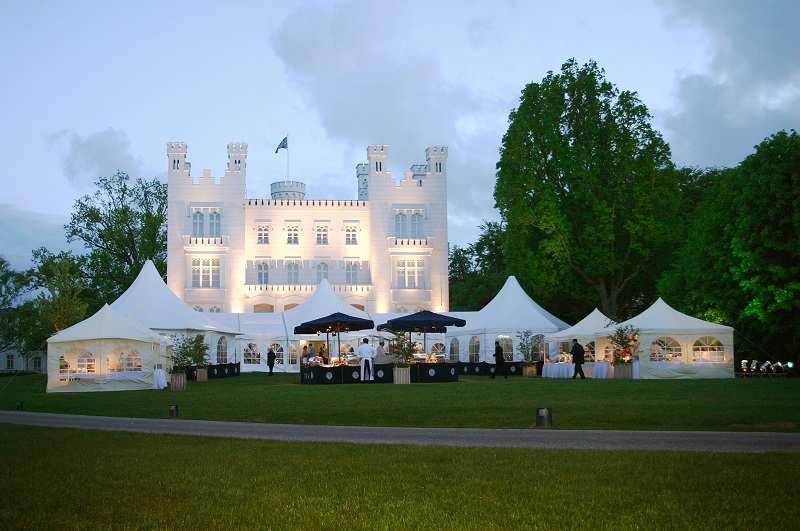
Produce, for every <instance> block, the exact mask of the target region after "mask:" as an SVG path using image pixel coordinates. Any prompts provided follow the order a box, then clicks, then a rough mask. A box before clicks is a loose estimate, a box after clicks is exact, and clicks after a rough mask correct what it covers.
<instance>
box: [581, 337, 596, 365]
mask: <svg viewBox="0 0 800 531" xmlns="http://www.w3.org/2000/svg"><path fill="white" fill-rule="evenodd" d="M583 349H584V350H585V353H584V356H583V358H584V360H585V361H587V362H590V361H595V355H594V341H589V342H588V343H586V344H585V345H584V346H583Z"/></svg>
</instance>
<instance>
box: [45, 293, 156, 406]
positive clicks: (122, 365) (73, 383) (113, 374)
mask: <svg viewBox="0 0 800 531" xmlns="http://www.w3.org/2000/svg"><path fill="white" fill-rule="evenodd" d="M170 344H171V342H170V341H169V340H168V339H166V338H164V337H162V336H160V335H159V334H156V333H155V332H153V331H151V330H150V329H149V328H147V327H146V326H144V325H142V324H141V323H138V322H137V321H135V320H133V319H131V318H129V317H126V316H123V315H121V314H120V313H118V312H117V311H115V310H114V309H113V308H111V307H110V306H109V305H107V304H106V305H105V306H103V307H102V308H101V309H100V310H99V311H98V312H97V313H95V314H94V315H93V316H91V317H89V318H88V319H85V320H83V321H81V322H80V323H78V324H75V325H73V326H71V327H69V328H67V329H65V330H62V331H61V332H59V333H57V334H55V335H54V336H52V337H51V338H50V339H48V340H47V392H48V393H52V392H63V391H67V392H71V391H129V390H137V389H154V388H159V389H160V388H163V387H164V386H166V379H164V380H163V381H159V379H158V378H155V377H154V369H155V366H156V364H158V363H161V362H162V357H163V356H165V355H166V353H167V352H166V351H167V347H168V345H170Z"/></svg>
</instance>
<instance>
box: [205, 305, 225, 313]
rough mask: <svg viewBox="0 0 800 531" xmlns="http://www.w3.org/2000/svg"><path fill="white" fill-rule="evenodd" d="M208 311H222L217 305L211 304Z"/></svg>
mask: <svg viewBox="0 0 800 531" xmlns="http://www.w3.org/2000/svg"><path fill="white" fill-rule="evenodd" d="M208 311H209V313H222V310H220V308H219V306H212V307H211V309H210V310H208Z"/></svg>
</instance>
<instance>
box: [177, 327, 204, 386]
mask: <svg viewBox="0 0 800 531" xmlns="http://www.w3.org/2000/svg"><path fill="white" fill-rule="evenodd" d="M173 340H174V348H173V350H172V356H170V359H171V360H172V367H171V368H169V369H168V372H169V373H170V374H171V375H172V376H171V377H170V380H171V382H170V385H171V387H172V389H173V390H176V391H177V390H183V389H186V373H187V371H188V370H189V368H190V367H192V366H195V367H196V374H197V381H199V382H205V381H207V380H208V363H209V357H208V345H206V344H205V336H204V335H203V334H197V335H196V336H192V337H186V336H185V335H181V336H180V337H175V338H173ZM181 377H182V378H181Z"/></svg>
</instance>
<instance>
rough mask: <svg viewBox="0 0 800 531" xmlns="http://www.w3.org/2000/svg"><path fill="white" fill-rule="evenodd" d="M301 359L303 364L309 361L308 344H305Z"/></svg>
mask: <svg viewBox="0 0 800 531" xmlns="http://www.w3.org/2000/svg"><path fill="white" fill-rule="evenodd" d="M300 359H301V360H302V363H303V365H305V364H306V363H308V345H303V353H302V355H301V357H300Z"/></svg>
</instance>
